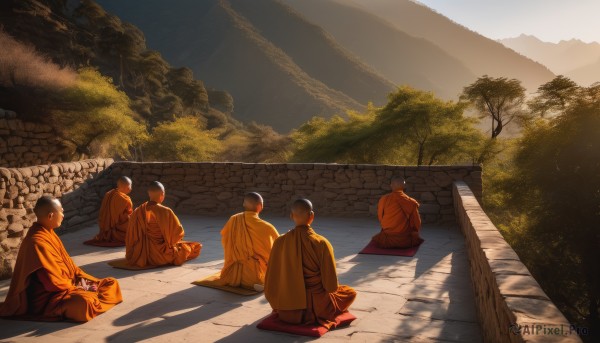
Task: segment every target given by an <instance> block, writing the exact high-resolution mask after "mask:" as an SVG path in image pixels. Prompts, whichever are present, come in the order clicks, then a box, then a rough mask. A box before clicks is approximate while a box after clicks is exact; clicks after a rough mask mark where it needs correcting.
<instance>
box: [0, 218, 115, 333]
mask: <svg viewBox="0 0 600 343" xmlns="http://www.w3.org/2000/svg"><path fill="white" fill-rule="evenodd" d="M79 279H86V280H89V281H93V282H95V283H97V285H98V290H97V291H86V290H83V289H81V288H79V287H77V284H78V280H79ZM121 301H123V298H122V296H121V289H120V287H119V283H118V282H117V280H115V279H113V278H104V279H98V278H95V277H93V276H91V275H89V274H87V273H85V272H84V271H83V270H81V268H79V267H77V265H75V263H74V262H73V260H72V259H71V257H70V256H69V254H68V253H67V251H66V250H65V247H64V246H63V244H62V241H61V240H60V238H59V237H58V236H57V235H56V233H55V232H54V230H51V229H46V228H44V227H42V226H41V225H40V224H38V223H35V224H34V225H33V226H32V227H31V228H30V229H29V231H28V232H27V235H26V236H25V238H24V239H23V242H22V243H21V247H20V249H19V254H18V256H17V263H16V265H15V269H14V272H13V276H12V280H11V284H10V289H9V291H8V294H7V296H6V300H5V302H4V303H3V304H1V305H0V317H10V318H13V319H29V320H44V321H56V320H70V321H75V322H85V321H88V320H90V319H92V318H94V317H95V316H97V315H99V314H101V313H104V312H106V311H108V310H109V309H111V308H112V307H113V306H115V305H116V304H118V303H120V302H121Z"/></svg>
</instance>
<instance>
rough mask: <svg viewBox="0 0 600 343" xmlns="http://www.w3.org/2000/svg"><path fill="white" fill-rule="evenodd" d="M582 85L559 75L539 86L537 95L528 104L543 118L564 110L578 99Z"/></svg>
mask: <svg viewBox="0 0 600 343" xmlns="http://www.w3.org/2000/svg"><path fill="white" fill-rule="evenodd" d="M581 90H582V89H581V87H579V85H577V83H575V82H574V81H573V80H571V79H569V78H568V77H565V76H563V75H559V76H557V77H555V78H554V79H552V81H549V82H547V83H545V84H543V85H541V86H540V87H539V88H538V91H537V95H536V97H535V98H533V99H532V100H531V101H529V103H528V105H529V108H530V110H531V111H532V112H533V113H534V114H537V115H539V116H541V117H542V118H543V117H544V116H546V115H547V114H552V113H559V112H560V111H564V110H565V109H566V108H567V106H568V105H569V104H570V103H571V102H573V101H575V100H576V99H578V98H579V97H578V95H579V93H580V92H581Z"/></svg>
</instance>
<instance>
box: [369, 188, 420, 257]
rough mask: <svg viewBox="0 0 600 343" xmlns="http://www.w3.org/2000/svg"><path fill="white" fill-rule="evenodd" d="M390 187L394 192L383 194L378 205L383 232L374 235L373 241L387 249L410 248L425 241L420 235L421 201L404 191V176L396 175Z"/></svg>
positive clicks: (378, 214)
mask: <svg viewBox="0 0 600 343" xmlns="http://www.w3.org/2000/svg"><path fill="white" fill-rule="evenodd" d="M390 187H391V188H392V192H391V193H389V194H386V195H384V196H382V197H381V199H379V204H378V205H377V216H378V217H379V223H380V224H381V232H379V233H378V234H376V235H375V236H373V241H374V242H375V243H376V244H377V245H378V246H379V247H381V248H385V249H388V248H410V247H414V246H417V245H419V244H421V243H423V239H422V238H421V237H420V236H419V231H420V230H421V216H420V215H419V203H418V202H417V201H416V200H415V199H413V198H411V197H409V196H408V195H406V193H404V189H405V188H406V181H405V180H404V178H402V177H394V178H393V179H392V181H391V183H390Z"/></svg>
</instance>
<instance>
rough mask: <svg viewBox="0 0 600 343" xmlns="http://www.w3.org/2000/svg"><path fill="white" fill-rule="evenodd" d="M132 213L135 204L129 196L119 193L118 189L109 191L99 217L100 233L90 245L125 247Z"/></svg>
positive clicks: (103, 201)
mask: <svg viewBox="0 0 600 343" xmlns="http://www.w3.org/2000/svg"><path fill="white" fill-rule="evenodd" d="M132 212H133V203H132V202H131V198H130V197H129V196H128V195H127V194H125V193H121V192H119V190H118V189H113V190H110V191H108V192H107V193H106V195H104V199H103V200H102V205H101V206H100V213H99V215H98V227H99V228H100V232H99V233H98V234H97V235H96V237H94V239H93V240H92V241H91V242H90V243H91V244H94V243H113V244H115V245H117V244H119V245H125V235H126V234H127V227H128V226H129V217H130V216H131V213H132Z"/></svg>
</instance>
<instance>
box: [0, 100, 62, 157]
mask: <svg viewBox="0 0 600 343" xmlns="http://www.w3.org/2000/svg"><path fill="white" fill-rule="evenodd" d="M72 153H73V148H72V147H70V146H69V145H68V144H65V143H64V141H62V140H61V139H60V138H59V137H58V136H57V135H56V133H55V132H54V130H53V129H52V127H50V126H48V125H44V124H41V123H34V122H26V121H22V120H20V119H19V118H18V117H17V114H16V113H15V112H12V111H6V110H3V109H0V166H2V167H12V168H16V167H24V166H32V165H37V164H48V163H56V162H63V161H68V160H69V159H70V158H71V156H72Z"/></svg>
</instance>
